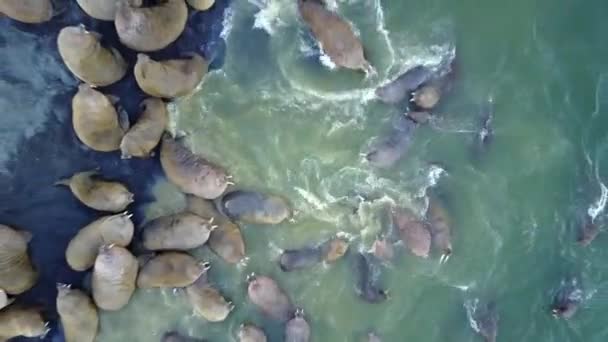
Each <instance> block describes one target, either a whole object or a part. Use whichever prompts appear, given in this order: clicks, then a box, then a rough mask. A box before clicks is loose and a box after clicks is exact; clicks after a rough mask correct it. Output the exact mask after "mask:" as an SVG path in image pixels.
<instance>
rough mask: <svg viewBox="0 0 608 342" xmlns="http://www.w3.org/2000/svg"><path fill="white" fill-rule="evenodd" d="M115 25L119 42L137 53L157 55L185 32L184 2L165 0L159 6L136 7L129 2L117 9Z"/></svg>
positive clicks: (123, 2) (185, 8)
mask: <svg viewBox="0 0 608 342" xmlns="http://www.w3.org/2000/svg"><path fill="white" fill-rule="evenodd" d="M116 6H117V7H116V16H115V18H114V25H115V26H116V32H117V33H118V38H120V41H121V42H122V43H123V44H124V45H126V46H127V47H129V48H131V49H133V50H135V51H144V52H145V51H156V50H160V49H163V48H165V47H167V46H168V45H169V44H171V43H173V42H174V41H175V40H176V39H177V38H178V37H179V36H180V35H181V34H182V32H183V31H184V29H185V28H186V21H187V20H188V6H186V2H185V1H184V0H166V1H162V2H159V4H158V5H156V6H151V7H137V6H132V5H131V4H129V3H128V2H126V1H122V2H119V3H118V4H117V5H116Z"/></svg>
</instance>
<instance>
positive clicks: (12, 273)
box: [0, 224, 38, 295]
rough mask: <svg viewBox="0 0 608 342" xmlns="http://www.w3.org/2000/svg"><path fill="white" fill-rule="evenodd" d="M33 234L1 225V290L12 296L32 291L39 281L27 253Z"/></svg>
mask: <svg viewBox="0 0 608 342" xmlns="http://www.w3.org/2000/svg"><path fill="white" fill-rule="evenodd" d="M31 238H32V237H31V234H30V233H28V232H25V231H20V230H16V229H13V228H11V227H9V226H5V225H3V224H0V289H2V290H4V292H6V293H8V294H11V295H18V294H21V293H23V292H25V291H27V290H29V289H31V288H32V287H33V286H34V284H36V281H37V280H38V271H36V269H34V266H33V265H32V262H31V260H30V257H29V255H28V253H27V244H28V243H29V241H30V240H31Z"/></svg>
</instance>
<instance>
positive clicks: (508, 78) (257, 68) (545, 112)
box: [99, 0, 608, 342]
mask: <svg viewBox="0 0 608 342" xmlns="http://www.w3.org/2000/svg"><path fill="white" fill-rule="evenodd" d="M330 5H331V6H334V8H336V10H337V11H338V12H339V13H340V14H341V15H343V16H344V17H346V18H348V19H349V20H350V21H351V22H352V23H353V24H354V26H355V27H356V28H357V30H358V31H359V33H360V36H361V38H362V41H363V43H364V45H365V46H366V48H367V52H368V57H369V59H370V61H371V63H372V64H373V65H374V66H375V68H376V69H377V71H378V75H377V76H376V77H372V78H369V79H364V78H363V75H360V74H356V73H353V72H348V71H338V70H331V69H330V68H328V67H326V66H324V65H322V64H321V63H320V62H319V60H318V59H317V58H316V57H314V56H312V55H311V53H312V50H313V45H312V44H311V43H310V40H309V38H307V33H306V31H305V29H304V28H303V25H302V23H301V21H300V20H299V18H298V16H297V12H296V7H295V1H291V0H269V2H268V4H267V7H266V8H265V10H264V11H263V12H261V13H259V9H258V8H257V7H256V6H254V5H252V4H251V3H248V2H246V1H235V3H234V4H233V8H232V11H231V13H232V17H231V18H230V19H229V20H227V23H229V24H230V26H231V30H230V32H229V34H228V35H227V57H226V64H225V66H224V67H223V69H222V70H219V71H216V72H213V73H211V74H209V75H208V76H207V77H206V79H205V81H204V84H203V85H202V87H201V89H200V91H198V92H197V93H196V94H194V95H192V96H191V97H189V98H187V99H183V100H182V101H180V102H179V103H178V104H176V105H175V106H174V108H173V109H174V110H173V115H174V124H175V127H174V129H175V130H176V131H185V132H186V133H188V134H189V141H190V143H191V145H192V147H193V149H194V150H195V151H196V152H199V153H202V154H204V155H207V156H209V157H210V158H211V159H214V160H216V161H219V162H221V163H222V164H223V165H224V166H226V167H227V168H229V169H230V170H231V173H232V174H233V175H234V177H235V179H236V180H237V182H238V185H239V186H241V187H246V188H254V189H258V190H263V191H269V192H273V193H278V194H282V195H284V196H286V197H288V198H289V199H290V200H291V202H292V203H293V204H294V207H295V208H296V209H297V210H298V211H299V213H298V215H297V216H296V222H293V223H292V222H287V223H284V224H281V225H279V226H274V227H259V226H247V225H245V226H243V227H242V228H243V233H244V236H245V239H246V244H247V254H248V260H247V261H246V262H244V263H243V264H242V265H239V266H238V267H236V268H235V267H229V266H227V265H226V264H224V263H223V262H222V261H221V260H218V259H217V258H216V257H214V256H213V255H212V254H211V253H209V252H208V251H207V250H201V251H199V252H200V255H201V256H203V257H205V258H208V259H210V260H211V261H212V263H213V270H212V275H211V277H212V279H213V281H214V282H215V283H216V284H217V285H218V287H219V288H221V289H222V291H223V293H224V294H225V295H226V296H227V297H229V298H231V299H232V300H233V301H234V302H235V303H236V304H237V308H236V310H235V311H234V312H233V313H232V314H231V316H230V317H229V319H228V320H227V321H226V322H224V323H213V324H211V323H205V322H204V321H202V320H201V319H199V318H197V317H195V316H193V315H192V313H191V309H190V308H189V306H188V305H187V303H186V302H185V300H184V298H183V296H181V295H180V293H173V292H172V291H169V290H167V291H140V292H138V293H137V294H136V296H135V297H134V299H133V300H132V302H131V303H130V304H129V306H128V308H127V309H125V310H124V311H122V312H120V313H112V314H104V315H103V317H102V324H103V326H104V327H107V326H111V327H112V329H105V328H104V329H103V331H102V333H101V336H100V338H99V340H100V341H127V340H129V341H155V340H157V339H158V336H160V335H161V334H162V333H163V332H164V331H165V330H167V329H179V330H182V331H184V332H189V333H191V334H193V335H196V336H205V337H209V338H210V339H211V340H213V341H232V340H233V338H234V332H235V331H236V329H237V327H238V325H239V324H240V323H241V322H243V321H252V322H255V323H257V324H260V325H262V326H263V327H264V328H265V330H266V332H267V333H268V334H269V336H270V340H271V341H280V340H281V339H282V337H281V336H282V328H281V327H280V326H278V325H276V324H273V323H272V322H269V321H267V320H265V319H264V318H263V317H261V316H260V315H259V314H258V313H257V311H256V309H255V308H254V307H253V306H252V305H251V304H250V303H249V302H248V301H247V300H246V297H245V289H246V285H245V277H246V275H247V274H249V273H251V272H256V273H258V274H266V275H271V276H273V277H275V278H276V279H277V280H278V281H279V283H280V284H281V285H282V286H283V287H284V288H285V289H286V290H287V291H288V293H289V294H290V296H291V297H292V299H293V300H294V302H295V303H297V304H298V305H299V306H301V307H303V308H304V309H305V312H306V314H307V317H308V318H309V320H310V323H311V325H312V329H313V340H314V341H317V342H321V341H323V342H325V341H332V342H334V341H335V342H339V341H356V339H357V338H358V337H359V336H360V335H361V334H362V333H363V332H365V331H367V330H369V329H374V330H376V331H377V332H378V333H379V334H380V335H381V336H383V337H384V339H385V340H386V341H420V342H427V341H428V342H434V341H451V342H460V341H480V338H479V337H478V336H476V335H475V333H474V331H473V330H472V329H471V327H470V326H469V322H468V319H467V311H466V308H465V303H470V302H472V301H473V300H474V299H476V298H480V299H482V300H483V299H495V300H496V301H497V304H498V309H499V312H500V325H499V338H498V341H560V342H561V341H564V342H567V341H605V340H606V339H607V338H608V328H606V326H605V319H604V317H603V316H604V314H605V313H606V310H608V292H607V291H608V288H607V287H606V285H608V283H607V281H606V280H607V277H608V269H607V268H606V266H605V265H606V263H605V260H606V256H607V252H606V251H605V249H604V245H605V244H606V243H607V241H608V240H607V238H606V237H605V235H603V234H601V235H600V236H599V237H598V239H597V240H596V241H594V243H593V244H592V245H591V246H590V247H589V248H587V249H582V248H581V247H579V246H577V245H576V244H575V243H574V239H575V229H576V228H577V223H578V222H579V220H580V218H581V217H583V216H584V215H585V214H586V211H587V208H588V207H590V206H592V205H594V204H596V201H598V199H599V198H600V183H599V182H600V181H601V179H602V177H603V170H605V168H606V165H605V164H606V162H605V161H604V158H603V157H604V155H605V153H606V148H608V142H607V141H606V134H605V133H604V131H605V129H604V127H606V124H608V122H607V121H608V119H606V113H605V111H606V110H608V78H606V77H604V76H603V74H602V73H603V72H605V71H606V69H607V66H606V60H608V59H607V58H606V57H607V52H608V50H607V47H606V45H607V44H605V39H604V35H605V32H607V30H608V24H606V21H605V20H604V16H603V15H602V13H606V10H608V5H606V4H605V2H602V1H595V0H594V1H587V2H585V3H584V4H583V3H581V2H574V1H566V2H562V3H561V4H559V5H558V4H557V3H556V2H554V1H548V0H539V1H524V0H516V1H510V2H505V1H497V0H491V1H484V2H481V3H480V2H479V1H470V0H468V1H458V2H456V1H448V0H431V1H424V2H420V1H403V0H390V1H388V0H387V1H380V0H343V1H337V2H335V1H331V2H330ZM454 46H456V47H457V49H456V54H457V58H458V59H459V64H460V67H459V70H458V78H457V82H456V88H455V91H454V93H453V94H452V95H451V96H450V97H449V98H448V99H446V102H445V105H444V106H443V108H442V110H441V112H440V113H437V115H438V118H439V119H438V120H437V121H436V122H435V123H434V124H433V125H432V126H433V127H429V126H425V127H422V128H420V129H419V130H418V131H417V132H416V135H415V139H414V144H413V146H412V147H411V149H410V152H409V154H408V155H407V156H406V157H405V158H403V159H402V160H401V161H400V162H399V163H398V164H397V165H395V166H394V167H393V168H391V169H390V170H388V171H382V170H377V169H374V168H373V167H371V166H369V165H367V164H366V163H365V162H363V159H362V157H361V153H363V152H365V151H367V149H368V147H369V146H370V144H371V143H372V142H373V141H374V140H373V139H374V137H378V136H381V135H382V134H383V133H384V132H386V130H387V129H388V128H389V126H390V120H391V118H393V117H394V116H395V115H397V114H399V111H398V110H397V109H395V108H393V107H390V106H386V105H382V104H380V103H378V102H377V101H375V100H374V99H373V89H374V88H375V87H376V86H378V85H379V84H382V83H384V82H386V81H387V80H390V79H392V78H394V77H396V76H397V75H398V74H399V73H400V72H401V71H404V70H406V69H407V68H409V67H411V66H413V65H415V64H418V63H423V64H429V65H434V64H436V63H438V62H439V61H440V60H441V58H442V57H443V56H445V55H446V54H449V53H451V52H453V47H454ZM488 96H493V98H494V100H495V103H496V114H495V122H494V124H495V131H496V138H495V141H494V144H493V145H492V146H491V148H490V149H489V150H488V151H487V153H485V154H484V155H482V156H481V157H480V158H478V159H475V158H473V155H472V152H471V146H472V142H473V139H474V131H475V129H476V123H477V120H478V112H479V104H480V103H481V102H483V101H484V100H485V99H486V98H487V97H488ZM434 161H439V162H441V163H442V165H445V166H446V169H447V171H448V172H447V174H446V175H444V176H442V177H441V178H439V180H438V183H437V185H436V187H437V188H438V190H440V191H441V192H442V193H444V194H445V195H446V197H447V198H448V199H449V202H448V208H449V212H450V214H451V215H452V221H453V234H454V254H453V256H452V258H451V259H450V260H449V262H448V263H446V264H443V265H440V264H439V261H438V260H439V258H438V256H437V255H433V256H432V258H429V259H428V260H421V259H417V258H415V257H413V256H411V255H409V254H406V253H400V254H402V255H400V256H399V257H398V258H397V259H396V260H395V262H394V263H393V264H391V265H388V266H387V267H386V268H384V271H383V274H382V277H383V281H384V283H385V284H386V286H387V288H389V289H390V291H391V298H390V300H389V301H387V302H386V303H383V304H379V305H371V304H366V303H363V302H362V301H361V300H359V299H358V298H356V296H355V294H354V290H353V285H352V284H353V279H354V278H353V275H352V274H351V267H350V265H349V264H348V262H346V260H342V261H341V262H338V263H337V264H335V265H331V266H324V265H322V266H318V267H316V268H314V269H311V270H308V271H300V272H293V273H290V274H284V273H282V272H281V271H280V270H279V268H278V265H277V263H276V259H277V257H278V255H279V253H280V250H281V249H284V248H293V247H299V246H303V245H306V244H313V243H316V242H319V241H322V240H324V239H326V238H327V237H329V236H331V235H333V234H335V233H337V232H344V233H346V234H348V235H349V236H351V237H352V238H353V245H352V248H356V249H367V248H369V246H370V243H371V241H373V238H374V237H375V236H376V234H377V233H378V232H380V231H381V230H382V229H383V226H384V225H386V224H387V219H386V211H385V210H386V207H387V206H388V205H391V204H397V205H401V206H406V207H410V208H412V209H414V210H416V211H418V212H420V213H422V212H423V211H424V206H425V205H424V198H423V197H424V191H425V189H426V188H427V187H429V186H431V185H432V183H433V181H434V180H436V179H433V178H432V177H430V173H431V171H432V170H433V168H432V167H431V166H430V162H434ZM353 191H357V192H362V193H374V194H380V195H381V198H380V199H379V200H377V201H374V202H372V203H365V204H363V205H362V206H361V208H359V211H358V214H356V215H353V214H352V212H353V211H352V207H349V206H348V205H345V204H344V203H345V198H346V196H349V195H351V194H352V193H353ZM155 194H156V196H157V200H158V202H157V203H155V204H153V205H152V206H151V207H150V208H149V216H150V218H152V217H155V216H159V215H161V214H164V213H168V212H172V211H176V210H179V209H180V208H181V207H183V198H181V197H180V195H179V194H178V192H177V191H175V189H173V188H172V187H171V186H170V185H168V184H162V183H159V184H158V186H157V188H156V189H155ZM602 215H603V214H602V213H600V214H599V216H598V217H597V220H599V221H601V220H602V219H603V217H602ZM570 274H573V275H578V276H580V277H581V279H582V282H583V284H584V287H585V291H586V292H585V293H586V297H587V299H586V301H585V303H584V308H583V309H582V310H581V311H580V312H579V314H578V315H577V316H575V317H574V319H572V320H571V321H569V322H564V321H557V320H555V319H553V318H552V317H551V315H549V314H548V305H549V303H550V300H551V294H552V292H553V291H554V290H555V289H556V288H557V287H558V285H559V283H560V281H561V280H562V279H564V277H566V276H567V275H570Z"/></svg>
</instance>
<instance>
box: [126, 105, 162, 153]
mask: <svg viewBox="0 0 608 342" xmlns="http://www.w3.org/2000/svg"><path fill="white" fill-rule="evenodd" d="M140 107H141V108H142V109H143V112H142V113H141V115H140V116H139V119H138V120H137V122H136V123H135V125H134V126H133V127H131V129H129V131H128V132H127V134H125V136H124V137H123V138H122V141H121V142H120V151H121V153H122V158H123V159H129V158H131V157H138V158H147V157H151V156H153V153H152V150H154V148H155V147H156V146H157V145H158V143H159V142H160V139H161V138H162V136H163V132H164V131H165V128H167V122H168V121H169V113H168V112H167V105H166V104H165V103H164V102H163V101H162V100H161V99H154V98H149V99H145V100H144V101H143V102H142V103H141V105H140Z"/></svg>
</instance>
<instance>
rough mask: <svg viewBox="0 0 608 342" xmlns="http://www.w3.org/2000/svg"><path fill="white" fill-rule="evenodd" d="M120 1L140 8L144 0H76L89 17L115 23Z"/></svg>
mask: <svg viewBox="0 0 608 342" xmlns="http://www.w3.org/2000/svg"><path fill="white" fill-rule="evenodd" d="M120 1H128V2H129V3H130V4H131V6H134V7H140V6H141V5H142V0H116V1H112V0H109V1H108V0H76V2H78V5H79V6H80V8H82V10H83V11H84V12H85V13H86V14H88V15H89V16H91V17H93V18H95V19H99V20H106V21H113V20H114V17H115V16H116V5H117V4H118V2H120Z"/></svg>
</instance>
